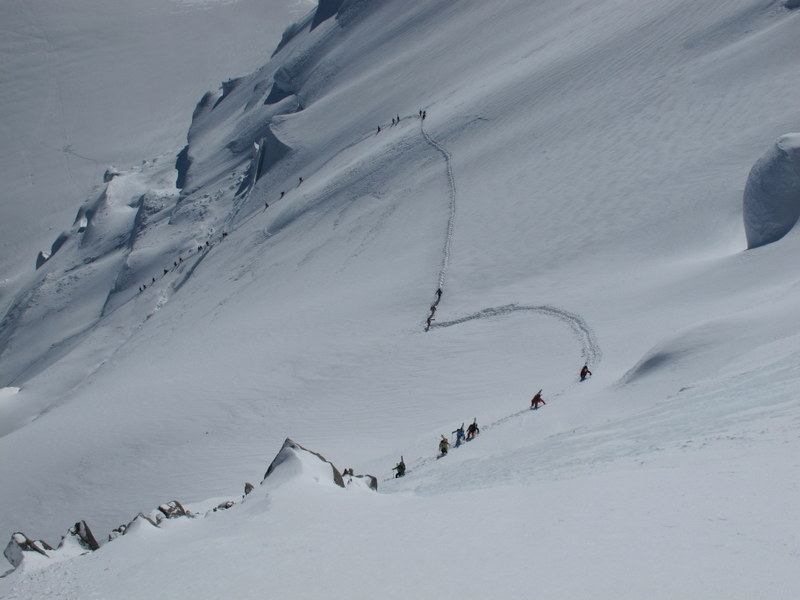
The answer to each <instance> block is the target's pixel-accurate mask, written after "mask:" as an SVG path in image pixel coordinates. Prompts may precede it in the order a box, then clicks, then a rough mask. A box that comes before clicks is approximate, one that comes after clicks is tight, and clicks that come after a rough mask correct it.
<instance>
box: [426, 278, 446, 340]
mask: <svg viewBox="0 0 800 600" xmlns="http://www.w3.org/2000/svg"><path fill="white" fill-rule="evenodd" d="M441 299H442V288H437V289H436V300H435V301H434V302H433V304H431V314H430V315H429V316H428V318H427V319H425V331H429V330H430V328H431V323H433V321H434V318H433V316H434V315H435V314H436V307H437V306H439V302H440V301H441Z"/></svg>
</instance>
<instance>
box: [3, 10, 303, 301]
mask: <svg viewBox="0 0 800 600" xmlns="http://www.w3.org/2000/svg"><path fill="white" fill-rule="evenodd" d="M312 6H313V3H312V2H311V1H310V0H280V1H277V0H270V1H267V2H264V1H263V0H258V1H257V0H140V1H138V2H135V3H131V2H119V1H109V0H71V1H70V2H69V3H64V2H58V1H55V0H39V1H37V2H17V1H15V0H3V1H2V2H0V22H2V23H3V25H2V30H3V35H2V40H0V54H1V55H2V57H3V60H2V61H0V80H2V81H3V85H2V86H0V106H2V107H3V108H2V121H0V127H2V129H0V131H2V141H0V175H2V177H0V181H1V183H0V186H1V187H0V194H2V198H3V201H2V203H0V226H2V229H0V280H6V279H13V278H14V277H15V276H18V275H19V274H20V273H21V272H23V271H30V270H32V269H33V267H34V264H35V260H36V254H37V252H39V251H40V250H46V249H48V248H49V247H50V244H51V243H52V241H53V240H54V239H55V237H56V236H57V235H58V232H59V231H61V230H62V229H63V228H64V226H65V224H66V223H68V222H69V219H71V218H72V217H73V216H74V214H75V211H76V206H77V205H78V204H79V203H80V202H81V201H82V200H83V199H84V198H86V197H87V196H88V195H89V194H90V193H91V190H92V189H93V187H94V186H96V185H97V183H98V182H99V180H100V178H101V177H102V175H103V171H104V170H105V169H106V167H108V166H109V165H111V164H116V165H118V166H119V167H127V166H129V165H133V164H137V163H140V162H141V161H142V160H144V159H150V158H153V156H156V155H160V154H162V153H164V152H168V151H169V152H171V151H173V150H174V152H177V151H178V150H180V147H181V145H182V144H183V141H184V139H185V134H186V128H187V127H188V125H189V120H190V115H191V108H192V106H193V105H194V102H195V101H196V98H197V97H198V96H199V95H200V94H202V93H203V91H204V90H206V89H208V87H210V86H214V85H217V84H218V82H220V81H222V80H223V79H225V78H228V77H232V76H236V75H239V74H241V73H246V72H248V71H250V70H252V69H254V68H256V67H258V66H259V65H260V64H262V63H263V62H264V61H265V60H266V59H267V58H268V57H269V54H270V52H271V51H272V49H273V48H274V47H275V45H276V44H277V43H278V40H279V39H280V36H281V32H282V31H283V29H284V27H286V25H287V24H288V23H289V22H291V21H292V20H294V19H295V18H297V17H298V16H299V14H302V13H304V12H307V11H308V10H309V9H310V8H311V7H312ZM154 149H155V154H151V153H152V152H154ZM5 285H6V286H8V285H10V283H9V282H6V283H5ZM2 293H3V288H0V294H2Z"/></svg>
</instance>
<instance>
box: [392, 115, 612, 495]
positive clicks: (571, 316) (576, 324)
mask: <svg viewBox="0 0 800 600" xmlns="http://www.w3.org/2000/svg"><path fill="white" fill-rule="evenodd" d="M424 121H425V120H424V118H421V119H420V131H421V133H422V136H423V137H424V138H425V141H426V142H427V143H428V144H430V145H431V146H433V147H434V148H435V149H436V150H437V151H438V152H439V153H440V154H441V155H442V157H443V158H444V160H445V165H446V168H447V178H448V181H449V185H450V216H449V218H448V220H447V234H446V236H445V242H444V248H443V251H442V264H441V268H440V271H439V289H440V290H444V285H445V280H446V277H447V269H448V267H449V265H450V257H451V247H452V243H453V237H454V234H455V219H456V200H457V194H456V181H455V176H454V175H453V164H452V155H451V154H450V152H448V151H447V149H446V148H445V147H444V146H442V145H441V144H440V143H439V142H437V141H436V140H435V139H433V138H432V137H431V136H430V135H429V134H428V133H427V132H426V131H425V128H424ZM438 304H439V300H438V299H437V300H436V302H435V303H434V305H433V307H434V309H432V312H431V315H430V316H431V317H433V316H434V314H435V307H438ZM526 313H527V314H530V313H538V314H540V315H543V316H546V317H551V318H555V319H558V320H559V321H561V322H563V323H565V324H566V325H567V326H569V327H570V329H572V332H573V335H574V336H575V338H576V339H577V341H578V343H579V345H580V348H581V357H582V358H583V362H584V363H585V364H586V365H589V366H594V365H596V364H597V363H598V362H599V361H600V359H601V358H602V351H601V349H600V344H599V343H598V342H597V337H596V336H595V333H594V331H593V330H592V328H591V327H590V326H589V324H588V323H587V322H586V321H585V320H584V319H583V317H581V316H580V315H577V314H575V313H571V312H569V311H567V310H564V309H561V308H558V307H555V306H549V305H546V304H543V305H520V304H506V305H504V306H495V307H490V308H484V309H483V310H480V311H478V312H476V313H472V314H470V315H466V316H464V317H460V318H457V319H452V320H450V321H439V322H436V323H433V322H432V319H431V320H429V321H428V324H427V327H426V328H425V331H426V332H427V331H430V330H432V329H442V328H446V327H454V326H456V325H462V324H464V323H468V322H469V321H475V320H479V319H492V318H496V317H503V316H508V315H512V314H526ZM574 385H576V384H575V383H574V382H573V383H572V384H571V385H568V386H567V387H565V388H564V389H562V390H560V391H559V392H556V393H555V394H550V395H548V398H549V399H551V400H553V399H555V398H558V397H559V396H561V395H563V394H564V393H566V391H567V390H569V389H570V388H571V387H572V386H574ZM530 410H531V409H530V408H527V407H526V408H524V409H522V410H519V411H517V412H514V413H512V414H509V415H505V416H503V417H500V418H499V419H496V420H494V421H492V422H491V423H489V424H488V425H484V426H482V427H481V430H482V431H484V432H485V431H489V430H491V429H493V428H494V427H497V426H499V425H502V424H503V423H506V422H507V421H510V420H511V419H515V418H517V417H521V416H522V415H525V414H527V413H528V412H529V411H530ZM438 458H440V457H438V456H435V457H432V456H427V457H423V458H420V459H417V460H416V461H414V463H413V465H412V466H411V468H409V469H408V471H406V473H410V472H411V471H412V470H416V469H419V468H421V467H424V466H426V465H428V464H430V463H432V462H434V461H435V460H437V459H438ZM390 480H391V479H388V480H384V481H390Z"/></svg>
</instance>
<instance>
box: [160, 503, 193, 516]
mask: <svg viewBox="0 0 800 600" xmlns="http://www.w3.org/2000/svg"><path fill="white" fill-rule="evenodd" d="M158 510H160V511H161V513H162V514H163V515H164V516H165V517H166V518H167V519H177V518H178V517H189V518H190V519H191V518H194V514H193V513H192V512H191V511H188V510H186V509H185V508H184V507H183V505H182V504H181V503H180V502H178V501H177V500H173V501H172V502H168V503H167V504H162V505H161V506H159V507H158Z"/></svg>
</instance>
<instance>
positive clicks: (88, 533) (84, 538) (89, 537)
mask: <svg viewBox="0 0 800 600" xmlns="http://www.w3.org/2000/svg"><path fill="white" fill-rule="evenodd" d="M67 535H72V536H75V538H76V539H77V540H78V543H79V544H80V545H81V546H83V547H84V548H86V549H87V550H91V551H92V552H94V551H95V550H97V549H99V548H100V544H99V543H98V542H97V539H96V538H95V537H94V534H93V533H92V530H91V529H89V525H87V524H86V521H78V522H77V523H75V526H74V527H73V528H72V529H70V530H69V531H68V532H67ZM61 543H62V544H63V543H64V541H63V540H62V541H61Z"/></svg>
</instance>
